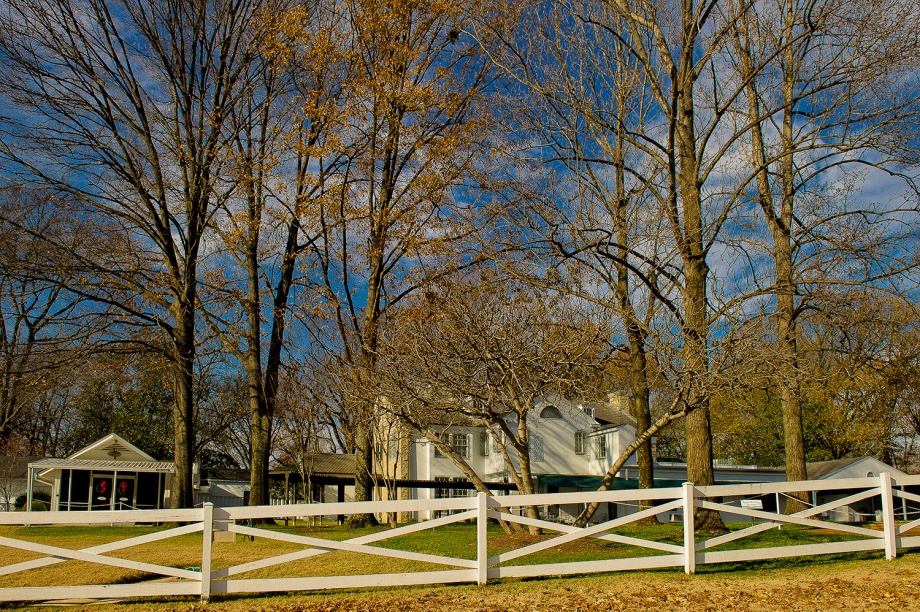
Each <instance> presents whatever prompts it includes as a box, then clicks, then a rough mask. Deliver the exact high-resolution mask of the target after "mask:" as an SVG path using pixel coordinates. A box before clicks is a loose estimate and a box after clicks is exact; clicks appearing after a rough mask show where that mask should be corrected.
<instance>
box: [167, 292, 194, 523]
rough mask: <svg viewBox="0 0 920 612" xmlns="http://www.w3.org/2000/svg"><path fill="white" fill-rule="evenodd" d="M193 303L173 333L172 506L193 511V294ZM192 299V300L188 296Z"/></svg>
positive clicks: (178, 319) (180, 313)
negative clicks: (174, 394)
mask: <svg viewBox="0 0 920 612" xmlns="http://www.w3.org/2000/svg"><path fill="white" fill-rule="evenodd" d="M191 293H192V295H191V296H190V298H191V301H190V302H188V304H183V306H184V307H183V308H182V309H181V310H179V311H178V312H177V313H176V327H175V330H174V343H175V353H176V354H175V355H174V359H173V360H172V361H173V373H174V384H175V390H176V397H175V404H174V407H173V428H174V430H173V453H174V454H173V462H174V463H175V464H176V473H175V475H174V476H173V482H172V487H171V491H170V506H171V507H173V508H191V507H192V506H193V505H194V503H195V499H194V491H193V490H192V462H193V461H194V458H195V421H194V415H195V393H194V385H195V335H194V328H195V310H194V307H192V306H191V304H194V299H195V298H194V291H193V290H192V291H191ZM185 297H187V298H188V297H189V296H185Z"/></svg>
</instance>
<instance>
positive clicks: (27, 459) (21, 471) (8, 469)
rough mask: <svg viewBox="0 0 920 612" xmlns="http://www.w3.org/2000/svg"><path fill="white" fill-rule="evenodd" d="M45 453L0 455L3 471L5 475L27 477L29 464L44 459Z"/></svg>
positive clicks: (7, 476) (17, 477) (0, 468)
mask: <svg viewBox="0 0 920 612" xmlns="http://www.w3.org/2000/svg"><path fill="white" fill-rule="evenodd" d="M44 458H45V457H44V455H21V456H6V457H0V465H2V467H0V470H2V471H3V474H4V477H6V478H13V479H20V478H22V479H25V478H27V477H28V474H27V473H26V472H27V470H28V468H29V464H30V463H34V462H36V461H41V460H42V459H44Z"/></svg>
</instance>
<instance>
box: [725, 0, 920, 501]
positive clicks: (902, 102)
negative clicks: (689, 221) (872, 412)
mask: <svg viewBox="0 0 920 612" xmlns="http://www.w3.org/2000/svg"><path fill="white" fill-rule="evenodd" d="M911 13H912V11H911V9H909V8H907V7H904V6H902V5H900V4H898V3H890V4H889V5H886V6H884V7H881V6H878V5H876V6H873V7H871V8H869V7H865V6H860V5H854V4H851V3H846V2H839V1H837V0H826V1H821V2H793V1H788V2H778V3H775V4H769V3H768V4H766V5H758V6H757V7H756V8H755V7H754V6H751V7H749V8H748V9H747V10H742V11H740V13H739V15H740V20H739V26H740V27H739V28H738V30H737V32H736V35H735V44H734V46H735V47H736V49H735V53H736V55H737V62H736V64H737V68H738V72H739V76H740V78H741V79H742V80H743V82H744V83H745V96H744V97H745V103H746V109H745V110H746V112H745V113H744V115H743V121H746V122H748V124H749V125H750V129H751V137H750V139H749V142H748V146H749V150H750V160H751V163H752V166H753V168H754V172H753V176H754V177H755V180H754V183H755V190H754V194H752V199H754V200H755V201H756V203H757V204H758V205H759V207H760V209H761V211H762V213H763V216H764V219H765V220H766V223H767V227H768V231H769V235H770V239H771V248H770V255H771V257H772V260H773V264H774V273H775V281H774V282H775V295H776V308H775V311H774V314H773V317H774V319H775V321H776V338H777V348H778V351H777V365H776V368H777V371H778V379H779V387H780V394H781V396H780V400H781V404H782V411H783V421H784V428H783V429H784V436H785V439H784V442H785V455H786V461H785V465H786V478H787V479H788V480H805V479H806V478H807V474H806V468H805V456H806V449H805V439H804V431H803V418H802V398H801V390H800V386H801V375H800V371H799V369H800V368H799V360H800V351H799V348H798V338H797V336H798V332H797V320H798V318H799V316H800V315H801V313H802V312H803V311H804V310H805V309H807V308H809V303H810V302H811V300H810V298H809V296H808V294H809V292H810V291H811V290H812V289H811V287H814V286H815V284H818V285H824V286H827V285H830V284H833V283H837V284H840V285H852V284H858V283H863V284H870V283H873V282H877V281H878V280H879V279H884V278H888V277H890V276H891V275H893V274H898V273H899V272H902V271H903V270H904V269H905V268H906V267H909V266H910V265H911V264H912V262H910V261H905V258H904V257H903V256H899V255H898V254H897V251H898V250H901V249H897V248H892V247H893V246H894V245H896V244H898V243H899V242H902V241H903V240H904V236H903V235H902V234H903V232H901V231H897V230H894V228H893V227H892V226H891V224H890V223H889V222H887V221H886V219H893V218H894V217H895V216H900V215H901V214H902V213H903V212H905V211H897V210H895V209H893V207H892V206H891V205H890V203H880V204H878V205H876V204H873V203H870V202H867V201H865V198H860V197H857V198H855V199H854V198H852V197H851V198H845V197H841V196H842V195H843V194H841V193H839V192H838V193H836V194H833V195H830V196H829V197H827V198H822V197H820V196H821V194H820V190H821V189H822V187H821V182H822V180H823V178H824V177H825V176H827V175H828V174H833V175H835V176H837V175H839V173H840V172H841V171H846V170H847V168H851V167H853V166H857V165H871V166H874V167H878V168H880V167H884V166H885V165H886V163H885V160H884V158H883V157H882V156H881V155H880V154H885V153H888V154H889V155H888V157H889V159H891V157H892V156H891V155H890V153H895V155H894V158H895V159H902V158H903V155H900V154H898V153H897V150H898V149H900V148H901V147H900V145H899V144H897V143H896V138H893V134H891V133H890V132H891V130H900V129H901V128H902V126H903V125H904V122H905V120H906V119H908V118H909V117H910V116H912V115H914V114H915V109H914V108H913V106H914V105H915V103H916V94H914V93H912V92H910V91H909V90H908V89H905V88H903V87H902V86H901V85H899V84H898V81H899V80H900V79H899V78H898V74H900V73H902V72H904V70H905V68H912V67H913V64H915V61H916V49H917V46H918V39H917V36H916V30H915V28H911V27H909V25H908V24H910V23H911V21H912V20H913V19H915V18H916V17H915V16H913V15H911ZM770 55H773V56H775V57H777V59H778V61H777V62H776V67H775V69H772V70H759V69H758V67H757V64H758V62H759V61H760V59H759V58H762V57H764V56H770ZM873 151H875V152H876V155H874V156H873V155H872V152H873ZM887 165H888V167H889V168H892V169H893V168H894V166H893V165H890V162H889V164H887ZM836 181H837V182H842V181H840V180H839V178H838V179H836ZM816 190H817V191H819V192H818V193H815V192H816ZM827 200H831V201H827ZM854 200H855V201H854ZM857 226H858V229H857ZM854 230H855V231H854ZM892 230H894V231H892ZM843 236H852V237H853V238H855V241H850V240H840V239H839V237H843ZM822 251H823V253H824V254H823V255H822ZM831 261H833V262H834V263H832V264H830V265H828V264H829V263H830V262H831ZM819 262H820V263H819ZM857 262H862V263H857ZM816 264H817V265H820V266H821V267H822V268H823V270H822V272H823V274H821V276H820V278H819V277H816V275H814V274H812V273H811V272H810V270H809V268H812V269H814V268H815V267H816ZM854 264H855V265H854ZM825 295H829V294H827V293H826V292H825ZM801 508H802V504H796V503H791V504H790V505H789V506H788V507H787V511H788V512H797V511H798V510H800V509H801Z"/></svg>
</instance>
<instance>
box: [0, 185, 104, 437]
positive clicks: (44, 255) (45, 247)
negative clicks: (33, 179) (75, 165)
mask: <svg viewBox="0 0 920 612" xmlns="http://www.w3.org/2000/svg"><path fill="white" fill-rule="evenodd" d="M69 212H70V211H69V207H68V205H67V202H65V201H61V200H58V199H57V198H55V197H54V196H52V195H51V193H49V192H41V191H34V190H30V189H22V188H19V189H14V188H7V189H3V190H2V191H0V439H7V438H9V437H10V436H11V435H12V433H13V432H14V431H18V432H20V434H23V433H27V432H29V430H30V429H31V428H30V427H29V426H28V425H29V423H30V422H34V421H35V420H38V419H40V418H41V416H42V414H41V411H40V410H39V406H40V405H41V404H42V403H43V402H46V401H50V399H51V397H52V396H53V395H54V394H55V392H56V391H57V390H59V389H60V388H61V387H62V386H63V385H60V384H59V383H60V380H61V379H62V378H64V379H66V377H67V376H68V374H69V371H70V370H71V369H72V368H74V367H77V366H78V365H79V364H81V363H82V362H83V361H85V360H86V359H87V356H88V355H89V354H90V353H91V352H92V351H93V349H94V347H95V345H96V344H97V343H98V342H99V341H100V339H101V329H100V327H101V325H100V321H99V320H98V315H99V314H100V313H99V312H98V311H94V309H93V308H92V307H91V306H92V305H91V304H89V303H88V302H87V300H85V299H84V298H82V297H81V296H80V295H78V294H75V293H72V292H71V291H70V288H71V287H72V286H73V285H74V284H76V283H77V282H78V279H79V276H78V274H75V272H74V270H73V269H72V268H71V267H70V266H68V265H67V264H66V263H64V262H62V261H61V259H62V257H66V254H67V253H68V252H69V251H71V250H75V249H80V248H81V243H82V242H83V241H84V240H87V241H88V239H89V238H88V236H87V235H86V234H84V233H83V232H82V231H81V230H82V229H83V228H84V227H85V226H86V224H85V223H81V222H79V221H78V220H77V219H76V218H75V216H74V215H71V214H69ZM51 236H53V237H54V240H55V241H57V242H58V243H60V244H63V245H65V248H64V249H58V248H56V247H55V246H54V245H53V244H51V243H50V242H49V241H48V237H51Z"/></svg>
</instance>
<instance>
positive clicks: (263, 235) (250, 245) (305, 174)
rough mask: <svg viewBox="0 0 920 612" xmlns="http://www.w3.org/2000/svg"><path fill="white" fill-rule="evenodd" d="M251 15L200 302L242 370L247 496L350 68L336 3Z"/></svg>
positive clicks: (262, 458) (275, 6) (264, 461)
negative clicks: (245, 88) (251, 49)
mask: <svg viewBox="0 0 920 612" xmlns="http://www.w3.org/2000/svg"><path fill="white" fill-rule="evenodd" d="M260 19H261V21H262V24H261V26H260V27H261V29H262V31H263V34H262V36H261V38H262V39H264V42H263V47H264V48H263V49H261V53H260V54H259V56H258V58H257V60H256V62H255V63H256V73H257V76H256V78H255V86H254V87H253V88H252V89H251V90H250V91H249V92H247V95H246V96H244V97H242V98H241V100H240V103H239V104H238V105H237V106H236V107H235V108H234V109H233V111H232V115H231V118H230V119H229V122H230V124H231V125H232V126H233V127H232V130H231V131H232V133H233V141H232V143H231V146H232V149H231V161H230V162H229V163H228V167H227V171H228V172H229V173H230V174H231V176H232V177H233V180H234V182H235V183H236V185H237V192H236V193H235V194H234V196H233V197H231V198H228V199H227V200H226V201H225V202H224V203H223V208H222V210H221V211H220V212H219V213H218V214H217V215H216V216H215V219H214V228H215V231H216V232H217V233H218V234H219V235H220V237H221V239H222V241H223V243H224V244H225V245H226V246H227V251H226V255H227V258H228V259H229V260H230V261H229V262H228V263H227V264H226V265H225V266H223V267H222V268H221V269H220V270H217V269H213V268H212V271H211V273H212V276H211V278H212V279H214V280H215V281H218V282H214V283H211V284H210V287H209V294H210V297H211V298H212V299H213V300H214V303H213V306H214V307H213V308H209V309H208V310H207V319H208V320H209V322H210V323H211V324H212V328H213V329H214V330H215V331H216V332H217V333H218V334H219V335H220V337H221V338H222V340H223V344H224V347H225V348H226V349H227V350H228V351H229V352H230V353H232V354H233V355H234V356H236V357H237V358H238V359H239V360H240V363H241V364H242V365H243V367H244V368H245V370H246V372H247V376H248V378H249V404H250V413H251V432H252V445H251V446H252V457H251V461H250V465H251V470H252V475H251V493H250V497H249V503H250V504H252V505H258V504H267V503H268V469H269V455H270V449H271V431H272V422H273V419H274V414H275V404H276V402H277V397H278V387H279V380H280V377H281V371H282V366H283V359H284V356H283V354H284V350H285V332H286V331H287V327H288V324H289V318H290V310H291V308H292V307H293V306H294V304H295V299H294V292H295V291H296V289H297V278H298V276H299V274H300V273H299V270H300V263H301V262H300V259H301V255H302V254H303V253H305V252H307V251H308V250H309V248H310V246H311V244H312V243H313V241H315V240H316V238H317V234H318V232H319V229H318V227H317V225H316V223H315V220H316V217H317V215H316V214H315V211H316V208H317V207H318V206H319V204H318V203H317V202H318V201H319V200H320V199H321V198H327V197H330V192H334V191H336V190H338V189H340V186H338V185H337V184H336V183H335V182H332V181H330V177H331V176H335V170H336V166H337V164H338V162H339V161H341V158H342V156H343V152H342V151H341V150H340V149H338V150H337V149H335V148H333V147H332V146H331V144H332V143H333V142H334V141H335V138H334V137H333V130H335V129H336V127H337V123H338V121H339V120H340V118H341V110H342V109H341V108H340V103H339V101H340V99H341V96H342V86H343V83H344V80H345V78H346V77H347V62H346V60H345V59H344V57H343V54H342V53H341V51H340V50H339V49H337V47H336V45H337V44H338V43H337V42H336V41H335V34H336V32H338V31H340V28H341V23H340V22H341V21H342V20H343V19H344V15H343V14H342V13H341V12H340V11H338V6H337V5H336V4H335V3H324V2H319V3H315V4H312V5H310V6H309V7H306V6H304V5H302V4H300V3H296V2H274V3H271V5H270V6H266V7H265V8H264V10H263V11H262V12H260ZM307 306H309V305H307ZM237 317H239V319H241V320H235V319H236V318H237Z"/></svg>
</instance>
